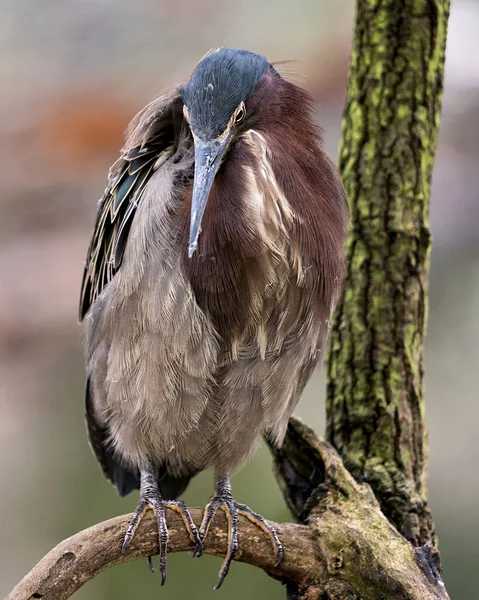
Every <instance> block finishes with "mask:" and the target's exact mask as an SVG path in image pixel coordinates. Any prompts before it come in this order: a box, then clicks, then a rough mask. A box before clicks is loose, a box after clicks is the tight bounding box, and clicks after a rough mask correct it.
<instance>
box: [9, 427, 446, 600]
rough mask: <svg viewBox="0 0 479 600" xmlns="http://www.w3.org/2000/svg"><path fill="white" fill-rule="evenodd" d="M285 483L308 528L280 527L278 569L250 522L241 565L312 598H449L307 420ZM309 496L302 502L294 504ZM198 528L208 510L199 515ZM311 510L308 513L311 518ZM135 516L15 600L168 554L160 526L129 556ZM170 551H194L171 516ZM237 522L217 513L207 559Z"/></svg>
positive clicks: (144, 528) (283, 459)
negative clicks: (161, 546) (126, 541)
mask: <svg viewBox="0 0 479 600" xmlns="http://www.w3.org/2000/svg"><path fill="white" fill-rule="evenodd" d="M275 459H276V460H275V464H276V476H277V478H278V481H279V483H280V485H281V487H282V488H283V489H284V490H286V495H287V498H288V500H289V501H290V505H291V508H292V509H293V512H295V513H296V514H298V511H297V507H298V506H299V504H301V503H302V502H304V506H306V507H307V508H308V516H307V525H294V524H292V523H285V524H283V525H277V524H275V523H272V525H273V526H274V527H275V528H276V529H277V531H278V535H279V537H280V539H281V542H282V544H283V547H284V560H283V562H282V564H281V565H280V566H279V567H275V566H274V560H275V557H274V553H273V552H272V550H271V545H270V539H269V538H267V537H266V536H264V534H263V533H262V532H261V531H260V530H259V529H258V528H257V527H256V526H255V525H253V524H252V523H250V522H249V521H248V520H246V519H244V518H242V517H240V549H239V552H238V555H237V560H240V561H242V562H246V563H249V564H251V565H254V566H256V567H259V568H261V569H263V570H265V571H266V572H267V573H268V574H269V575H271V576H272V577H274V578H275V579H279V580H280V581H282V582H284V583H286V584H288V587H290V589H291V588H294V589H295V590H297V592H298V593H297V597H299V598H305V599H306V598H307V599H308V600H315V599H318V600H319V599H321V600H326V599H327V600H339V599H341V600H357V599H359V598H360V599H361V600H376V599H377V598H388V599H391V600H393V599H395V600H447V599H448V595H447V592H446V591H445V588H444V584H443V583H442V580H441V577H440V575H439V572H438V569H437V561H436V557H437V554H436V553H435V551H434V549H433V548H432V547H431V546H427V545H426V546H423V547H422V548H416V549H415V548H413V547H412V545H411V544H410V543H409V542H408V541H407V540H406V539H405V538H404V537H403V536H401V535H400V534H399V533H398V531H397V530H396V529H395V528H394V527H393V526H392V525H391V524H390V523H389V521H388V520H387V519H386V517H385V516H384V515H383V514H382V512H381V509H380V507H379V504H378V502H377V501H376V499H375V497H374V494H373V493H372V491H371V488H370V487H369V486H368V485H367V484H365V483H363V484H358V483H357V482H356V481H355V480H354V478H353V477H352V476H351V475H350V474H349V472H348V471H347V470H346V469H345V467H344V465H343V462H342V460H341V458H340V456H339V455H338V453H337V452H336V451H335V450H334V448H332V446H330V445H329V444H327V443H326V442H324V441H322V440H320V439H319V438H317V436H316V434H315V433H314V432H313V431H312V430H311V429H310V428H309V427H307V426H306V425H304V424H303V423H302V422H301V421H300V420H299V419H296V418H294V417H293V418H292V419H291V420H290V424H289V427H288V434H287V437H286V443H285V447H284V448H283V449H282V450H280V451H276V456H275ZM294 489H296V490H301V494H302V501H301V503H299V504H296V503H295V502H294V498H297V497H298V496H297V495H294V496H291V495H290V494H289V492H290V491H291V490H294ZM191 512H192V516H193V519H194V520H195V521H196V522H197V523H198V522H199V521H200V520H201V516H202V511H201V510H200V509H193V510H192V511H191ZM305 515H306V512H304V516H305ZM131 516H132V515H124V516H122V517H116V518H115V519H111V520H110V521H105V522H104V523H100V524H98V525H94V526H93V527H90V528H89V529H85V530H84V531H82V532H80V533H77V534H76V535H74V536H73V537H71V538H69V539H67V540H65V541H63V542H61V544H59V545H58V546H57V547H56V548H54V549H53V550H52V551H51V552H50V553H49V554H47V555H46V556H45V557H44V558H43V559H42V560H41V561H40V562H39V563H38V564H37V565H36V566H35V567H34V568H33V569H32V571H30V573H29V574H28V575H27V576H26V577H25V578H24V579H23V580H22V581H21V582H20V583H19V584H18V585H17V586H16V588H15V589H14V590H13V591H12V593H11V594H10V595H9V596H8V597H7V599H6V600H33V599H34V598H42V599H43V600H66V599H67V598H69V597H70V596H71V595H72V594H73V592H75V591H76V590H77V589H78V588H79V587H81V586H82V585H83V584H84V583H86V582H87V581H89V580H90V579H92V578H93V577H95V576H96V575H97V574H98V573H99V572H100V571H103V570H104V569H107V568H109V567H112V566H114V565H117V564H119V563H122V562H126V561H129V560H133V559H135V558H140V557H148V556H152V555H154V554H157V553H158V534H157V529H156V522H155V520H154V519H153V518H152V515H151V514H149V515H147V516H146V517H145V519H144V521H142V522H141V524H140V526H139V528H138V530H137V532H136V535H135V537H134V538H133V540H132V541H131V542H130V543H131V547H129V549H128V552H127V553H126V554H122V552H121V545H122V541H123V536H124V534H125V531H126V529H127V527H128V523H129V520H130V518H131ZM168 527H169V530H170V541H169V551H170V552H186V551H189V550H192V549H193V544H192V542H191V540H190V539H189V537H188V535H187V533H186V530H185V528H184V525H183V522H182V521H181V519H180V518H179V516H177V515H176V514H174V513H171V512H170V511H168ZM226 540H227V523H226V519H225V518H224V515H223V514H222V513H220V512H219V513H217V515H216V516H215V518H214V521H213V523H212V526H211V528H210V530H209V532H208V536H207V538H206V540H205V548H204V550H205V552H207V553H208V554H215V555H218V556H224V552H225V550H226Z"/></svg>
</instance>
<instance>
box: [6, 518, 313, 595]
mask: <svg viewBox="0 0 479 600" xmlns="http://www.w3.org/2000/svg"><path fill="white" fill-rule="evenodd" d="M191 515H192V517H193V519H194V521H195V522H196V523H199V522H201V517H202V515H203V511H202V510H201V509H199V508H195V509H192V510H191ZM132 516H133V515H132V514H129V515H123V516H121V517H115V518H114V519H109V520H108V521H104V522H103V523H98V524H97V525H93V527H89V528H88V529H84V530H83V531H80V532H79V533H77V534H75V535H73V536H72V537H70V538H68V539H66V540H64V541H63V542H61V543H60V544H58V546H56V547H55V548H53V550H51V551H50V552H49V553H48V554H47V555H46V556H45V557H44V558H43V559H42V560H41V561H40V562H39V563H38V564H37V565H36V566H35V567H34V568H33V569H32V570H31V571H30V572H29V573H28V574H27V575H26V576H25V577H24V578H23V579H22V581H21V582H20V583H19V584H18V585H17V586H16V587H15V588H14V589H13V591H12V592H11V593H10V595H9V596H7V598H6V600H33V599H34V598H42V599H43V600H65V599H66V598H69V597H70V596H71V595H72V594H73V593H74V592H75V591H76V590H78V589H79V588H80V587H81V586H82V585H83V584H85V583H87V582H88V581H90V580H91V579H93V578H94V577H95V576H96V575H98V573H100V572H101V571H104V570H105V569H108V568H109V567H113V566H114V565H118V564H120V563H124V562H127V561H130V560H134V559H137V558H141V557H143V558H146V557H148V556H153V555H156V554H158V533H157V527H156V521H155V519H154V517H153V514H152V512H151V511H150V512H149V513H148V514H146V515H145V517H144V519H143V520H142V521H141V523H140V525H139V527H138V530H137V532H136V534H135V536H134V538H133V539H132V540H131V542H130V544H129V546H128V551H127V552H126V553H125V554H123V553H122V551H121V547H122V542H123V538H124V535H125V531H126V530H127V528H128V524H129V522H130V520H131V518H132ZM167 521H168V529H169V534H170V538H169V542H168V551H169V552H188V551H191V550H193V543H192V541H191V540H190V539H189V537H188V534H187V532H186V530H185V527H184V524H183V521H182V520H181V518H180V517H179V516H178V515H177V514H175V513H173V512H172V511H167ZM272 525H274V527H275V528H277V531H278V535H279V537H280V538H281V542H282V543H283V546H284V549H285V557H284V560H283V562H282V563H281V565H280V567H276V568H275V566H274V562H275V557H274V555H273V552H272V551H271V541H270V539H269V538H267V537H266V536H265V535H264V534H263V533H262V532H261V531H260V530H259V529H258V528H257V527H256V526H255V525H253V524H252V523H251V522H250V521H248V520H247V519H245V518H244V517H241V516H240V549H239V551H238V554H237V556H236V559H237V560H239V561H241V562H246V563H249V564H250V565H254V566H256V567H259V568H261V569H264V570H265V571H266V572H267V573H269V574H270V575H271V576H272V577H274V578H276V579H280V580H281V581H284V582H287V581H298V582H302V583H303V585H305V582H307V581H308V578H309V577H310V574H311V573H313V572H314V571H315V570H316V566H315V562H316V560H317V552H316V548H315V542H314V534H313V533H312V532H311V531H310V530H309V528H308V527H305V526H303V525H295V524H292V523H286V524H284V525H277V524H275V523H272ZM226 541H227V524H226V519H225V517H224V514H223V513H222V512H221V511H218V513H217V514H216V516H215V517H214V519H213V522H212V524H211V527H210V529H209V530H208V536H207V538H206V540H205V544H204V552H205V553H207V554H214V555H217V556H224V553H225V550H226Z"/></svg>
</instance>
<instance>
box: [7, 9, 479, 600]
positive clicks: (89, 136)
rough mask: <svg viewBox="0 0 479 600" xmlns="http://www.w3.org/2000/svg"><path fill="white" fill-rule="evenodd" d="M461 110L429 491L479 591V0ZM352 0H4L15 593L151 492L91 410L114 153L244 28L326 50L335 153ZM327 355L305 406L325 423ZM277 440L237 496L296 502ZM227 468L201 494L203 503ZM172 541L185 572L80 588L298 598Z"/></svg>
mask: <svg viewBox="0 0 479 600" xmlns="http://www.w3.org/2000/svg"><path fill="white" fill-rule="evenodd" d="M452 5H453V6H452V15H451V22H450V36H449V43H448V48H447V67H446V86H445V87H446V89H445V97H444V114H443V120H442V127H441V133H440V140H439V148H438V155H437V162H436V168H435V173H434V185H433V194H432V209H431V223H432V230H433V234H434V251H433V255H432V272H431V298H430V302H431V304H430V318H429V333H428V337H427V354H426V369H427V413H428V414H427V418H428V425H429V428H430V436H429V441H430V468H429V481H430V500H431V505H432V510H433V513H434V516H435V519H436V524H437V529H438V532H439V537H440V546H441V551H442V559H443V565H444V577H445V581H446V584H447V585H448V587H449V591H450V594H451V597H452V598H461V599H462V600H468V599H470V600H473V599H475V598H477V584H475V583H473V582H475V581H476V577H475V576H476V575H477V563H478V561H479V546H478V544H477V542H476V540H477V538H478V537H479V510H478V497H479V468H478V463H479V436H478V434H477V429H478V425H477V420H478V418H479V397H478V387H479V386H478V354H479V342H478V340H479V312H478V310H477V308H478V305H479V237H478V229H479V201H478V197H477V196H478V190H479V164H478V161H479V37H478V35H477V31H478V30H479V3H478V2H477V1H476V0H470V1H466V0H462V1H461V0H453V1H452ZM353 11H354V6H353V2H352V0H321V1H320V0H296V1H295V2H289V1H285V0H261V1H258V0H242V1H237V2H224V1H222V0H203V1H202V2H197V1H195V0H138V1H137V2H132V1H131V0H81V1H80V0H64V1H63V2H58V1H56V0H42V1H39V0H2V3H1V6H0V55H1V61H0V81H1V82H2V84H1V87H0V141H1V143H0V215H1V216H0V411H1V413H0V414H1V417H0V486H1V487H0V596H2V597H3V595H5V594H6V593H8V591H9V590H10V589H11V588H12V587H13V585H14V584H15V583H16V582H17V580H19V579H20V578H21V577H22V576H23V575H24V574H25V573H26V572H27V571H28V570H29V569H30V568H31V567H32V566H33V565H34V564H35V562H37V560H39V559H40V558H41V557H42V556H43V555H44V554H45V553H46V552H47V551H48V550H49V549H50V548H51V547H52V546H54V545H55V544H56V543H57V542H59V541H60V540H62V539H63V538H65V537H67V536H70V535H71V534H73V533H75V532H76V531H78V530H80V529H83V528H85V527H87V526H89V525H91V524H93V523H95V522H98V521H101V520H103V519H107V518H109V517H111V516H114V515H116V514H121V513H124V512H128V511H131V510H133V508H134V506H135V505H136V501H137V499H136V497H135V496H134V495H132V496H131V497H128V498H127V499H124V500H120V499H119V498H117V496H116V494H115V493H114V491H113V489H112V488H111V487H110V486H109V485H108V484H107V483H106V482H105V481H104V479H103V477H102V476H101V474H100V471H99V469H98V467H97V464H96V462H95V459H94V458H93V456H92V455H91V453H90V450H89V447H88V445H87V441H86V435H85V432H84V427H83V360H82V351H81V343H80V332H79V328H78V326H77V322H76V314H77V299H78V292H79V285H80V279H81V273H82V268H83V261H84V257H85V252H86V248H87V244H88V241H89V236H90V232H91V228H92V225H93V219H94V214H95V210H96V201H97V199H98V198H99V197H100V196H101V194H102V191H103V189H104V186H105V180H106V173H107V169H108V168H109V166H110V164H111V163H112V162H113V161H114V160H115V159H116V157H117V153H118V150H119V148H120V146H121V140H122V131H123V129H124V128H125V126H126V124H127V122H128V121H129V119H130V118H131V116H132V115H133V114H134V113H135V112H136V111H137V110H138V109H140V108H141V107H142V106H143V105H144V104H145V103H146V102H147V101H149V100H150V99H151V98H152V97H154V96H155V95H157V94H158V93H159V92H161V91H162V90H163V89H165V88H168V87H170V86H172V85H175V84H176V83H179V82H181V81H182V80H183V79H184V78H185V77H187V76H188V74H189V73H190V72H191V70H192V68H193V67H194V66H195V64H196V62H197V60H198V59H199V58H200V57H201V56H203V54H204V53H205V52H206V51H207V50H208V49H209V48H211V47H214V46H218V45H228V46H234V47H245V48H249V49H253V50H255V51H257V52H260V53H263V54H266V55H267V56H268V57H269V58H270V60H282V59H287V58H295V59H300V60H304V61H305V62H306V65H307V66H308V68H306V71H307V72H309V79H308V82H307V87H309V89H310V90H311V91H312V92H313V94H314V96H315V97H316V98H317V100H318V103H319V112H318V116H319V119H320V122H321V124H322V125H323V126H324V128H325V130H326V145H327V149H328V150H329V152H330V153H331V154H332V155H333V156H336V152H337V146H338V138H339V126H340V117H341V112H342V107H343V100H344V93H345V88H346V81H347V66H348V59H349V50H350V44H351V37H352V25H353ZM323 396H324V381H323V379H322V377H321V375H320V374H318V375H316V376H315V378H314V379H313V381H312V383H311V384H310V386H309V387H308V389H307V392H306V393H305V394H304V398H303V399H302V401H301V403H300V405H299V406H298V409H297V413H298V414H299V415H301V416H302V417H304V418H305V419H306V420H307V421H309V422H310V423H311V424H313V425H314V426H315V427H316V428H318V430H320V431H322V430H323V428H324V417H323V413H324V399H323ZM270 463H271V461H270V457H269V455H268V452H267V450H266V449H265V448H262V449H261V451H260V452H258V454H257V455H256V457H255V459H254V460H253V461H252V462H251V463H249V464H248V465H247V466H246V467H244V468H243V469H242V470H241V471H240V473H238V475H236V476H235V477H234V479H233V486H234V492H235V495H236V497H237V498H238V499H239V500H241V501H244V502H246V503H248V504H250V505H251V506H252V507H254V509H255V510H257V511H259V512H260V513H262V514H264V515H265V516H267V517H270V518H272V519H275V520H279V521H282V520H288V519H290V516H289V514H288V512H287V509H286V507H285V505H284V502H283V500H282V498H281V496H280V494H279V491H278V490H277V488H276V485H275V483H274V480H273V476H272V474H271V464H270ZM211 486H212V478H211V474H208V473H207V474H203V475H201V476H200V477H198V478H197V479H196V480H195V481H194V482H193V484H192V485H191V488H190V489H189V490H188V492H187V494H186V500H187V501H188V502H189V503H190V504H191V505H204V504H205V503H206V501H207V499H208V497H209V495H210V492H211ZM219 565H220V561H219V559H215V558H212V557H204V558H203V559H201V560H196V561H193V560H191V558H190V557H189V556H186V555H181V556H180V555H172V556H170V557H169V577H168V584H167V586H166V587H165V588H163V589H161V590H159V589H158V584H159V579H158V576H156V577H155V576H153V575H151V574H149V572H148V570H147V567H146V564H145V563H144V562H143V561H138V562H134V563H130V564H127V565H123V566H120V567H116V568H114V569H112V570H110V571H108V572H106V573H103V574H101V575H100V576H99V577H98V578H97V579H95V580H94V581H93V582H91V583H89V584H88V585H86V586H85V587H84V588H83V589H82V590H80V591H79V592H77V594H76V595H75V598H76V599H77V600H86V599H90V600H106V599H110V598H115V599H117V600H126V599H128V598H157V597H158V598H159V597H161V598H163V599H165V600H166V599H173V598H175V599H179V600H181V599H182V598H198V599H202V598H210V597H211V598H212V597H215V598H221V597H223V598H231V599H235V598H238V599H239V598H245V597H248V598H250V599H251V600H253V599H260V598H261V599H264V600H267V599H269V598H284V597H285V596H284V591H283V590H282V589H281V586H280V585H279V584H278V583H277V582H274V581H272V580H270V579H269V578H268V577H267V576H266V575H264V574H263V573H262V572H260V571H259V570H256V569H253V568H250V567H247V566H244V565H240V564H235V565H234V566H233V568H232V571H231V574H230V576H229V578H228V580H227V581H226V583H225V585H224V586H223V588H222V590H221V591H219V592H215V593H214V596H213V592H212V587H213V585H214V583H215V580H216V573H217V570H218V568H219Z"/></svg>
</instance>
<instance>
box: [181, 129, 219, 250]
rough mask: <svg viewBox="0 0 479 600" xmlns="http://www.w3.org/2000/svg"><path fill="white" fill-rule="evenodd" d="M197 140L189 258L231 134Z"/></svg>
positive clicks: (196, 246)
mask: <svg viewBox="0 0 479 600" xmlns="http://www.w3.org/2000/svg"><path fill="white" fill-rule="evenodd" d="M194 142H195V179H194V182H193V198H192V201H191V218H190V239H189V243H188V258H191V257H192V256H193V254H194V253H195V250H196V249H197V248H198V236H199V234H200V231H201V220H202V218H203V213H204V212H205V207H206V203H207V202H208V197H209V195H210V191H211V186H212V185H213V181H214V179H215V175H216V173H217V172H218V169H219V168H220V165H221V159H222V157H223V154H224V153H225V150H226V147H227V146H228V142H229V135H228V136H225V137H224V139H221V140H219V139H214V140H208V141H204V140H201V139H199V138H198V137H196V136H194Z"/></svg>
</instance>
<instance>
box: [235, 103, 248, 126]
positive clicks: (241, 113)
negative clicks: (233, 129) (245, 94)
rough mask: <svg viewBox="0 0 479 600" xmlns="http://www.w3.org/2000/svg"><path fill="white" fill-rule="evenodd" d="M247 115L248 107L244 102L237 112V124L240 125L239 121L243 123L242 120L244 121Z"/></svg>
mask: <svg viewBox="0 0 479 600" xmlns="http://www.w3.org/2000/svg"><path fill="white" fill-rule="evenodd" d="M245 117H246V108H245V107H244V104H243V105H241V106H240V108H239V110H238V111H237V112H236V115H235V125H238V123H241V121H243V120H244V118H245Z"/></svg>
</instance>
